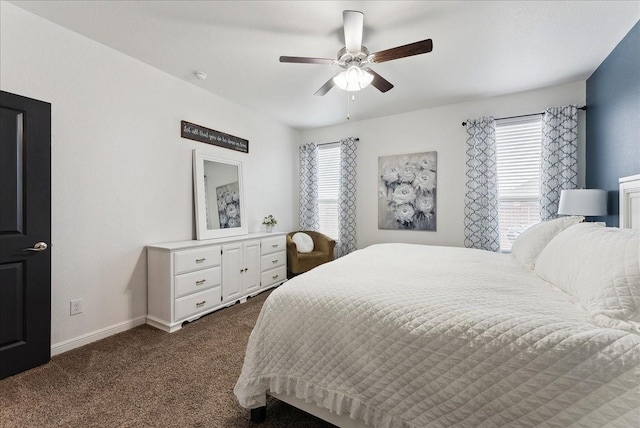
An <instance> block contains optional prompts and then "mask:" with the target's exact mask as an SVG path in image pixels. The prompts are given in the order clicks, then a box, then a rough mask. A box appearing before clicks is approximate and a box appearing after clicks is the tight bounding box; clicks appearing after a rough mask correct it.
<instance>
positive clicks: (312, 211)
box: [300, 143, 320, 230]
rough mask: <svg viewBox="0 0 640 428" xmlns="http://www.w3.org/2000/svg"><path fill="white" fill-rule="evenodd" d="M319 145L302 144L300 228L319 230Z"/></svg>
mask: <svg viewBox="0 0 640 428" xmlns="http://www.w3.org/2000/svg"><path fill="white" fill-rule="evenodd" d="M319 228H320V210H319V209H318V146H317V145H316V144H315V143H309V144H304V145H302V146H300V230H318V229H319Z"/></svg>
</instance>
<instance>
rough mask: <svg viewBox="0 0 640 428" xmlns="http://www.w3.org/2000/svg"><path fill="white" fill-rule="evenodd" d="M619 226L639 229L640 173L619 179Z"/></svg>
mask: <svg viewBox="0 0 640 428" xmlns="http://www.w3.org/2000/svg"><path fill="white" fill-rule="evenodd" d="M619 182H620V227H628V228H631V229H640V174H638V175H631V176H629V177H622V178H621V179H620V180H619Z"/></svg>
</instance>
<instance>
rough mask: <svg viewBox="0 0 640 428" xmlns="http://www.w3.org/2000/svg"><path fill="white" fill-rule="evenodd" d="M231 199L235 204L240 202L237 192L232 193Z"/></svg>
mask: <svg viewBox="0 0 640 428" xmlns="http://www.w3.org/2000/svg"><path fill="white" fill-rule="evenodd" d="M231 199H233V202H238V199H240V194H239V193H238V191H237V190H232V191H231Z"/></svg>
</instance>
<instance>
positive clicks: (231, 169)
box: [193, 150, 248, 239]
mask: <svg viewBox="0 0 640 428" xmlns="http://www.w3.org/2000/svg"><path fill="white" fill-rule="evenodd" d="M193 190H194V201H195V217H196V235H197V239H215V238H224V237H227V236H236V235H246V234H247V233H248V229H247V213H246V212H245V210H246V206H245V204H244V199H243V197H242V162H240V161H236V160H230V159H223V158H218V157H215V156H210V155H208V154H205V153H202V152H198V151H197V150H194V151H193Z"/></svg>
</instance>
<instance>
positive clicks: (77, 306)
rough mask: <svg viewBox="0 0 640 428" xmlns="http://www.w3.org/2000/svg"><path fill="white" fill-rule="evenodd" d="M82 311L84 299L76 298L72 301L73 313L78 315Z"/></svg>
mask: <svg viewBox="0 0 640 428" xmlns="http://www.w3.org/2000/svg"><path fill="white" fill-rule="evenodd" d="M81 313H82V299H76V300H72V301H71V315H78V314H81Z"/></svg>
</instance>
